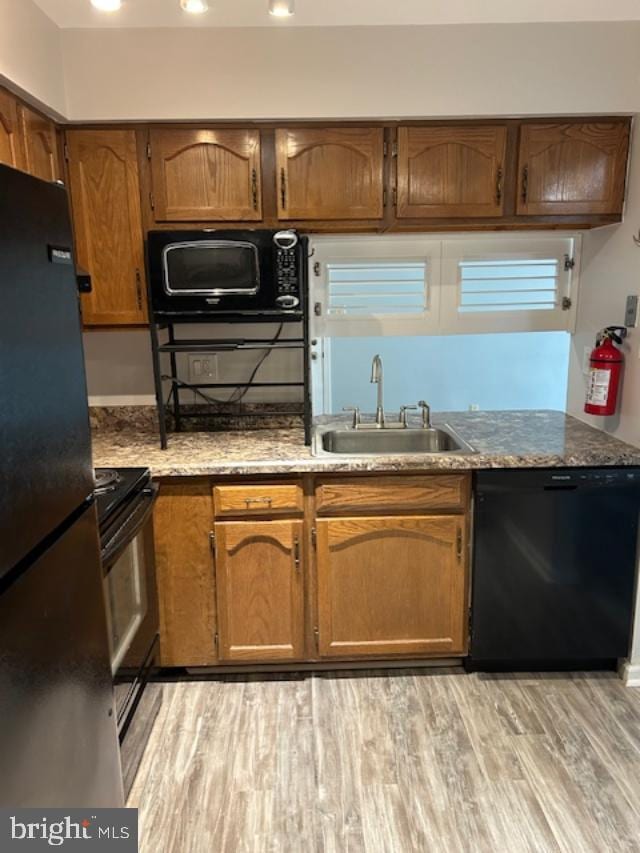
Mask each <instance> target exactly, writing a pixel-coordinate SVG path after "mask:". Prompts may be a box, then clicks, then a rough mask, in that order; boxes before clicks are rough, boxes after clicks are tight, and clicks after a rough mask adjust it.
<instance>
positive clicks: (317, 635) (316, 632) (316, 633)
mask: <svg viewBox="0 0 640 853" xmlns="http://www.w3.org/2000/svg"><path fill="white" fill-rule="evenodd" d="M313 638H314V640H315V641H316V652H318V654H319V653H320V631H319V630H318V627H317V626H316V627H314V629H313Z"/></svg>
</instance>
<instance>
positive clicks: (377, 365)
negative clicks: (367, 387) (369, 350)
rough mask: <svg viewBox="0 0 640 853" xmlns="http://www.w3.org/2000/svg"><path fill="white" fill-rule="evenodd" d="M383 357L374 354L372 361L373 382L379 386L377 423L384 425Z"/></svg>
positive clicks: (380, 425)
mask: <svg viewBox="0 0 640 853" xmlns="http://www.w3.org/2000/svg"><path fill="white" fill-rule="evenodd" d="M382 376H383V370H382V358H381V357H380V356H379V355H374V357H373V361H372V362H371V383H372V384H373V385H377V386H378V399H377V404H376V425H377V426H379V427H384V395H383V387H382Z"/></svg>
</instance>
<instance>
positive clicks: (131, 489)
mask: <svg viewBox="0 0 640 853" xmlns="http://www.w3.org/2000/svg"><path fill="white" fill-rule="evenodd" d="M94 481H95V489H94V492H93V494H94V495H95V498H96V506H97V508H98V522H99V524H100V535H101V536H102V535H103V533H104V532H105V531H106V528H108V526H109V523H110V520H112V518H113V516H114V515H115V514H116V513H117V511H118V509H120V508H121V507H123V506H124V505H125V503H127V502H128V501H129V499H130V498H132V497H133V496H135V495H136V494H137V493H138V492H141V491H142V490H143V489H144V488H145V487H146V486H148V485H149V483H150V482H151V474H150V472H149V469H148V468H96V469H95V471H94Z"/></svg>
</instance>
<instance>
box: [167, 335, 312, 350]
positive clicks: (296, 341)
mask: <svg viewBox="0 0 640 853" xmlns="http://www.w3.org/2000/svg"><path fill="white" fill-rule="evenodd" d="M304 346H305V341H304V339H303V338H289V339H286V340H280V341H272V340H267V339H264V338H256V339H255V340H251V339H250V340H247V339H246V338H243V339H242V340H232V339H229V340H227V339H224V338H223V339H222V340H215V341H203V340H201V339H196V340H188V339H183V338H180V339H178V340H175V341H174V342H173V343H168V344H159V346H158V352H175V353H180V352H193V353H198V352H202V353H207V352H234V351H235V350H243V351H247V350H264V349H303V348H304Z"/></svg>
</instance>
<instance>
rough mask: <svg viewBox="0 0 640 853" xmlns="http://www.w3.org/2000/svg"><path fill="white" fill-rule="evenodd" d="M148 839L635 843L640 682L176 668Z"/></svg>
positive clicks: (372, 844)
mask: <svg viewBox="0 0 640 853" xmlns="http://www.w3.org/2000/svg"><path fill="white" fill-rule="evenodd" d="M164 691H165V701H164V706H163V709H162V711H161V712H160V716H159V717H158V721H157V724H156V727H155V729H154V732H153V735H152V739H151V741H150V744H149V746H148V748H147V751H146V753H145V756H144V758H143V762H142V765H141V768H140V772H139V773H138V776H137V779H136V782H135V784H134V787H133V790H132V792H131V797H130V801H129V805H131V806H137V807H139V809H140V826H141V848H140V849H141V851H142V853H284V851H292V853H293V851H295V853H358V851H367V853H396V851H397V853H413V851H420V853H422V851H425V853H427V851H428V853H440V851H442V853H456V851H461V853H471V851H473V853H484V851H491V853H519V851H536V853H547V851H562V853H587V851H588V852H589V853H591V851H593V853H605V851H616V853H618V851H640V690H632V689H629V688H625V687H624V686H623V684H622V682H621V681H619V680H618V678H617V677H616V676H615V675H613V674H610V675H609V674H595V675H594V674H575V675H522V676H514V675H509V676H486V675H466V674H463V673H462V672H460V671H459V670H442V669H438V670H402V671H388V670H387V671H385V672H366V673H357V674H356V673H333V674H331V675H328V674H321V675H319V674H314V675H313V676H311V675H308V676H307V677H301V678H300V679H299V680H295V679H292V680H287V679H281V678H278V677H271V678H268V679H265V678H264V677H262V678H258V677H256V678H255V679H253V678H252V679H250V680H241V679H240V678H234V677H229V678H228V679H227V680H225V681H202V682H183V683H173V684H166V685H164Z"/></svg>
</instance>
